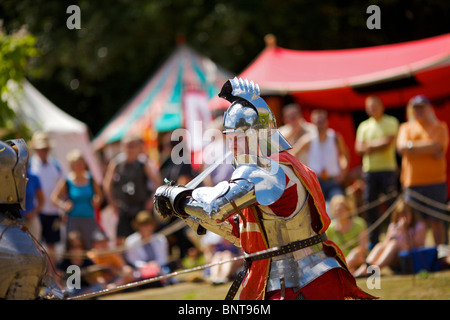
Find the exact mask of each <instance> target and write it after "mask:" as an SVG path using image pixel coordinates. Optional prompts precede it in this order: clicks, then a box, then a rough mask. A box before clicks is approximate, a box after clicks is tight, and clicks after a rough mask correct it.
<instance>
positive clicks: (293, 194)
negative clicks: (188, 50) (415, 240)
mask: <svg viewBox="0 0 450 320" xmlns="http://www.w3.org/2000/svg"><path fill="white" fill-rule="evenodd" d="M259 94H260V91H259V87H258V85H256V84H254V83H253V82H248V81H247V80H242V79H237V78H234V79H230V80H228V81H227V82H226V83H225V84H224V86H223V87H222V90H221V92H220V93H219V97H222V98H224V99H226V100H228V101H230V102H231V105H230V107H229V108H228V110H227V111H226V112H225V115H224V120H223V133H224V134H225V135H226V140H227V143H228V145H229V147H230V149H231V150H232V151H233V154H234V166H235V171H234V172H233V174H232V176H231V178H230V180H229V181H223V182H220V183H218V184H217V185H216V186H214V187H200V188H196V189H189V188H186V187H184V186H180V185H174V184H168V185H163V186H161V187H159V188H158V189H157V191H156V193H155V208H156V210H157V211H158V212H159V213H160V214H161V215H162V216H170V215H176V216H178V217H180V218H181V219H183V220H184V221H185V222H186V223H187V224H188V225H189V226H190V227H191V228H192V229H193V230H194V231H196V232H197V233H198V234H204V232H205V229H208V230H210V231H212V232H215V233H217V234H219V235H221V236H223V237H224V238H226V239H228V240H230V241H231V242H232V243H234V244H235V245H236V246H239V247H241V248H242V249H243V251H244V252H245V253H246V254H249V255H250V256H252V254H256V255H254V257H253V258H247V259H246V261H245V266H246V267H245V270H244V271H245V272H244V273H243V277H244V278H243V279H242V280H243V281H242V290H241V292H240V295H239V298H240V299H242V300H263V299H268V300H269V299H273V300H277V299H347V298H350V299H373V298H374V297H373V296H371V295H369V294H367V293H365V292H364V291H362V290H361V289H360V288H358V287H357V285H356V281H355V279H354V277H353V276H352V275H351V274H350V272H349V271H348V268H347V265H346V262H345V258H344V256H343V254H342V252H341V250H340V249H339V248H338V247H337V246H336V245H335V244H334V243H333V242H332V241H330V240H328V239H327V237H326V233H325V232H326V230H327V228H328V225H329V224H330V218H329V217H328V215H327V213H326V209H325V200H324V197H323V194H322V192H321V189H320V185H319V182H318V180H317V177H316V175H315V173H314V172H313V171H312V170H311V169H309V168H308V167H306V166H305V165H303V164H302V163H301V162H300V161H299V160H298V159H297V158H295V157H293V156H292V155H290V154H289V153H288V152H286V150H288V149H290V148H291V146H290V145H289V143H288V142H287V141H286V140H285V139H284V137H283V136H282V135H281V134H280V133H279V131H278V130H277V127H276V122H275V117H274V115H273V113H272V111H271V110H270V108H269V107H268V105H267V104H266V102H265V101H264V100H263V99H262V98H261V97H260V95H259ZM269 249H271V250H269ZM258 252H268V254H264V255H262V256H261V255H259V256H258V255H257V253H258ZM238 278H239V277H238ZM240 280H241V279H238V283H236V281H235V283H233V285H232V287H231V289H230V292H229V293H228V295H227V299H232V298H233V297H234V294H235V293H236V292H237V291H238V288H239V286H240V283H239V281H240Z"/></svg>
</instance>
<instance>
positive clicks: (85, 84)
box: [0, 0, 450, 133]
mask: <svg viewBox="0 0 450 320" xmlns="http://www.w3.org/2000/svg"><path fill="white" fill-rule="evenodd" d="M72 4H77V5H78V6H79V7H80V9H81V29H79V30H69V29H68V28H67V27H66V20H67V18H68V17H69V15H68V14H67V13H66V9H67V7H68V6H69V5H72ZM371 4H376V5H378V6H379V7H380V9H381V29H380V30H368V29H367V27H366V20H367V18H368V14H367V13H366V9H367V7H368V6H369V5H371ZM0 16H1V17H2V18H3V19H4V25H5V27H6V28H7V29H8V30H9V31H11V30H14V29H18V28H20V27H21V26H22V25H24V24H25V25H27V26H28V28H29V30H30V31H31V32H32V33H33V34H35V35H36V37H37V48H39V50H40V51H41V52H42V55H41V56H40V57H39V58H37V59H34V60H33V72H32V73H29V74H28V77H29V79H30V80H31V81H32V83H33V84H34V85H36V86H37V88H38V89H39V90H41V91H42V92H43V93H44V94H45V95H46V96H47V97H48V98H50V100H52V101H53V102H54V103H55V104H56V105H58V106H59V107H61V108H62V109H64V110H65V111H67V112H68V113H70V114H72V115H73V116H75V117H77V118H79V119H81V120H83V121H85V122H86V123H87V124H88V126H89V127H90V128H91V130H92V131H93V133H96V132H97V131H98V130H99V129H100V128H101V127H103V126H104V125H105V124H106V122H107V121H109V120H110V118H111V117H112V116H113V115H114V114H115V113H116V112H117V110H118V109H119V108H120V107H121V106H123V105H124V104H125V103H126V101H127V100H128V99H130V98H131V97H132V95H133V94H134V93H135V92H136V91H137V89H138V88H140V87H141V86H142V84H143V83H144V82H145V80H146V79H147V78H149V77H150V76H151V75H152V74H153V73H154V72H155V70H156V68H158V67H159V66H161V64H162V63H163V62H164V61H165V59H167V57H168V56H169V55H170V53H172V52H173V50H174V49H175V46H176V42H177V39H180V38H181V37H184V38H185V39H186V42H187V43H188V45H190V46H191V47H193V48H194V49H196V50H197V51H199V52H200V53H202V54H204V55H206V56H208V57H210V58H211V59H212V60H213V61H215V62H216V63H218V64H219V65H221V66H222V67H224V68H226V69H228V70H230V71H231V72H234V73H236V74H239V73H240V72H241V71H242V70H243V69H244V68H245V67H246V66H247V65H249V64H250V63H251V62H252V61H253V60H254V59H255V57H256V56H257V55H258V54H259V53H260V52H261V51H262V50H263V49H264V46H265V44H264V36H265V35H266V34H268V33H272V34H274V35H275V36H276V37H277V44H278V45H279V46H281V47H285V48H290V49H302V50H324V49H343V48H353V47H363V46H373V45H380V44H388V43H395V42H401V41H409V40H415V39H420V38H425V37H429V36H433V35H438V34H443V33H446V32H449V31H450V25H449V24H448V21H450V2H448V1H433V0H411V1H403V0H384V1H381V0H379V1H376V0H375V1H359V0H351V1H342V0H326V1H314V0H283V1H280V0H150V1H149V0H115V1H109V0H96V1H90V0H79V1H75V2H74V1H62V0H21V1H17V0H3V1H2V3H1V4H0ZM368 63H370V62H368Z"/></svg>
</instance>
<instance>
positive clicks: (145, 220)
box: [124, 211, 169, 279]
mask: <svg viewBox="0 0 450 320" xmlns="http://www.w3.org/2000/svg"><path fill="white" fill-rule="evenodd" d="M133 226H134V227H135V229H136V232H135V233H133V234H131V235H129V236H128V237H127V238H126V240H125V253H124V256H125V260H126V262H127V263H129V264H130V265H131V266H132V267H133V268H134V269H135V271H136V277H137V278H141V279H147V278H152V277H155V276H157V275H160V274H161V273H162V272H163V270H162V269H163V268H164V267H167V266H168V264H169V244H168V242H167V239H166V237H165V236H164V235H161V234H154V231H155V229H156V227H157V222H156V220H155V218H154V217H153V215H152V214H151V213H150V212H149V211H141V212H139V213H138V214H137V216H136V219H135V220H134V223H133Z"/></svg>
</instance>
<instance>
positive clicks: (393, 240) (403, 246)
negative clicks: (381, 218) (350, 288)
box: [354, 200, 427, 277]
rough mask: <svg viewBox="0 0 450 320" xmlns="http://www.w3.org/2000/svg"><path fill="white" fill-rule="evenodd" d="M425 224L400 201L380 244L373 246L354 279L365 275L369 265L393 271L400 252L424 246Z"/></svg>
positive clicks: (412, 210) (413, 211)
mask: <svg viewBox="0 0 450 320" xmlns="http://www.w3.org/2000/svg"><path fill="white" fill-rule="evenodd" d="M426 231H427V230H426V226H425V223H424V222H423V221H422V220H421V219H420V216H419V215H418V214H417V213H416V211H415V210H414V209H413V208H411V207H410V206H409V205H407V204H406V203H405V202H404V201H403V200H400V201H399V203H398V204H397V207H396V208H395V210H394V212H393V213H392V218H391V222H390V224H389V226H388V230H387V232H386V237H385V238H384V240H383V241H382V242H379V243H377V244H376V245H375V247H374V248H373V249H372V251H371V252H370V253H369V255H368V256H367V259H366V264H363V265H362V266H361V267H360V268H359V269H358V270H357V271H356V272H355V274H354V275H355V277H357V276H365V275H367V267H368V266H369V265H374V266H378V267H379V268H380V269H381V268H383V267H386V266H389V267H391V268H392V269H395V268H396V267H397V265H398V262H399V257H398V254H399V252H400V251H402V250H411V249H414V248H420V247H423V246H424V245H425V236H426Z"/></svg>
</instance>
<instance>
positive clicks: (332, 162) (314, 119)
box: [291, 109, 350, 202]
mask: <svg viewBox="0 0 450 320" xmlns="http://www.w3.org/2000/svg"><path fill="white" fill-rule="evenodd" d="M311 123H313V124H314V125H315V126H316V127H317V130H316V131H315V132H314V133H309V134H306V135H304V136H303V137H302V138H300V140H298V141H297V143H295V144H294V146H293V147H292V151H291V153H292V154H293V155H295V156H296V157H300V156H301V155H302V154H304V153H306V154H307V158H308V166H309V167H310V168H311V169H312V170H313V171H314V172H315V173H316V175H317V178H318V179H319V183H320V186H321V188H322V192H323V195H324V197H325V200H326V201H327V202H329V201H330V200H331V198H332V197H333V196H335V195H337V194H344V189H343V184H344V181H345V178H346V175H347V172H348V165H349V159H350V155H349V152H348V149H347V146H346V145H345V142H344V139H343V138H342V135H341V134H339V133H338V132H336V131H334V130H333V129H331V128H329V127H328V113H327V112H326V111H325V110H319V109H314V110H313V111H312V112H311Z"/></svg>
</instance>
